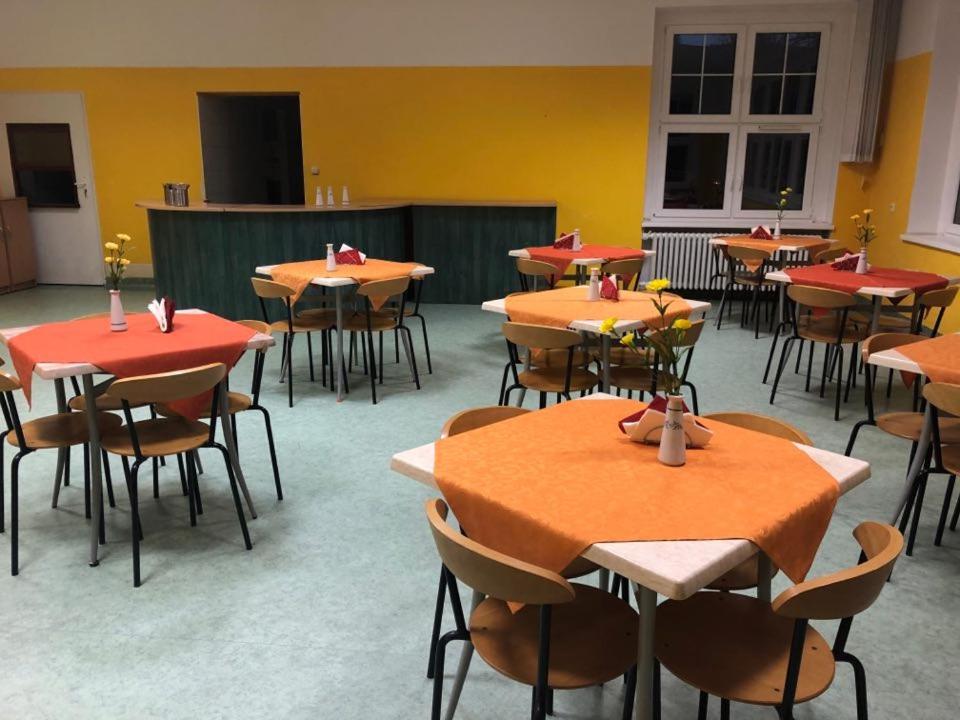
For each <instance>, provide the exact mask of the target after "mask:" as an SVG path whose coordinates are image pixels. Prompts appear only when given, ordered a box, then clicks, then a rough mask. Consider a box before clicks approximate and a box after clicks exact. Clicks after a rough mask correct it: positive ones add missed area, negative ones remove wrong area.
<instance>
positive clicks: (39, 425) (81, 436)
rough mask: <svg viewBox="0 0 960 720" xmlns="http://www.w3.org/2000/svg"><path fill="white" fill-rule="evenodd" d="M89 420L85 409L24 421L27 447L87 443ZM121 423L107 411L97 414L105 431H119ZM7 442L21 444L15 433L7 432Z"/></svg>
mask: <svg viewBox="0 0 960 720" xmlns="http://www.w3.org/2000/svg"><path fill="white" fill-rule="evenodd" d="M88 420H89V418H88V417H87V413H85V412H71V413H60V414H58V415H47V416H46V417H41V418H37V419H36V420H30V421H29V422H25V423H23V439H24V441H26V443H27V447H30V448H34V449H42V448H63V447H71V446H73V445H83V444H84V443H85V442H87V441H89V439H90V433H89V431H88V429H87V422H88ZM121 425H122V422H121V420H120V418H119V417H117V416H116V415H111V414H110V413H105V412H98V413H97V426H98V427H99V428H100V433H101V434H103V433H106V432H110V431H112V430H115V429H117V428H119V427H120V426H121ZM7 442H8V443H9V444H11V445H13V446H14V447H19V445H20V443H19V440H18V438H17V434H16V433H15V432H11V433H9V434H8V435H7Z"/></svg>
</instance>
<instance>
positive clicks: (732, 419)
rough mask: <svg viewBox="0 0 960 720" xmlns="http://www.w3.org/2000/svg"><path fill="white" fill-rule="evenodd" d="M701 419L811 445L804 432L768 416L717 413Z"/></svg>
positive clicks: (745, 413) (808, 437)
mask: <svg viewBox="0 0 960 720" xmlns="http://www.w3.org/2000/svg"><path fill="white" fill-rule="evenodd" d="M703 417H704V419H706V420H716V421H717V422H722V423H726V424H727V425H736V426H737V427H742V428H746V429H747V430H753V431H755V432H760V433H763V434H764V435H773V436H774V437H779V438H783V439H784V440H790V441H791V442H795V443H800V444H801V445H813V441H812V440H810V436H809V435H807V434H806V433H805V432H803V431H802V430H800V429H798V428H795V427H794V426H793V425H791V424H790V423H785V422H784V421H783V420H778V419H777V418H773V417H770V416H769V415H760V414H757V413H747V412H719V413H710V414H709V415H704V416H703Z"/></svg>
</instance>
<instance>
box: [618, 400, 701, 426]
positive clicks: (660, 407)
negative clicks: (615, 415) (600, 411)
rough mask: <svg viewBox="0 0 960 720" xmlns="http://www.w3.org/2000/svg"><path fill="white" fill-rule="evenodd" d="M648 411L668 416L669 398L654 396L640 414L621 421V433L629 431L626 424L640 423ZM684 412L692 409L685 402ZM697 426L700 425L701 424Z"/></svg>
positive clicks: (636, 413)
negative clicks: (625, 427)
mask: <svg viewBox="0 0 960 720" xmlns="http://www.w3.org/2000/svg"><path fill="white" fill-rule="evenodd" d="M647 410H656V411H657V412H662V413H663V414H664V415H666V414H667V398H665V397H664V396H663V395H656V396H654V398H653V400H651V401H650V404H649V405H647V406H646V407H645V408H644V409H643V410H641V411H640V412H635V413H633V415H628V416H627V417H625V418H623V420H621V421H620V422H619V423H618V425H619V426H620V432H622V433H624V434H626V432H627V431H626V430H625V429H624V427H623V425H624V423H635V422H640V418H642V417H643V414H644V413H645V412H646V411H647ZM683 412H684V413H688V412H690V408H688V407H687V403H685V402H684V403H683ZM697 424H698V425H699V423H697Z"/></svg>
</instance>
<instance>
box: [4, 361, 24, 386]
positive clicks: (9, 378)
mask: <svg viewBox="0 0 960 720" xmlns="http://www.w3.org/2000/svg"><path fill="white" fill-rule="evenodd" d="M2 364H3V363H0V365H2ZM21 387H23V386H22V385H21V384H20V380H19V379H18V378H17V377H16V376H15V375H10V374H9V373H5V372H0V392H13V391H14V390H19V389H20V388H21Z"/></svg>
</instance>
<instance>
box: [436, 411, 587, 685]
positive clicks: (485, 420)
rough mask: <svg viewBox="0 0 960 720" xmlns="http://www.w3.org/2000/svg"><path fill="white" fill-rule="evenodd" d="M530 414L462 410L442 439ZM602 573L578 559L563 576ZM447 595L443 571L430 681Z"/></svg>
mask: <svg viewBox="0 0 960 720" xmlns="http://www.w3.org/2000/svg"><path fill="white" fill-rule="evenodd" d="M528 412H532V411H531V410H529V409H527V408H518V407H512V406H510V405H489V406H487V407H478V408H470V409H468V410H461V411H460V412H458V413H457V414H456V415H453V416H452V417H450V418H449V419H448V420H447V422H445V423H444V425H443V428H442V429H441V430H440V439H441V440H442V439H444V438H448V437H452V436H453V435H459V434H460V433H465V432H469V431H470V430H476V429H477V428H481V427H486V426H487V425H492V424H494V423H498V422H501V421H502V420H510V419H511V418H515V417H517V416H518V415H526V414H527V413H528ZM599 569H600V568H599V567H597V565H595V564H594V563H592V562H590V561H589V560H587V559H585V558H582V557H578V558H577V559H576V560H574V561H573V562H572V563H570V564H569V565H568V566H567V567H566V568H565V569H564V570H563V572H562V573H560V574H561V575H562V576H563V577H565V578H566V579H567V580H572V579H573V578H579V577H583V576H584V575H589V574H590V573H592V572H595V571H597V570H599ZM446 592H447V583H446V576H445V575H444V572H443V569H442V568H441V572H440V585H439V587H438V588H437V602H436V609H435V610H434V614H433V633H432V635H431V637H430V659H429V661H428V662H427V677H428V678H430V679H432V678H433V666H434V661H435V660H436V648H437V640H438V639H439V638H440V624H441V622H442V621H443V608H444V604H445V603H446Z"/></svg>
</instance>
